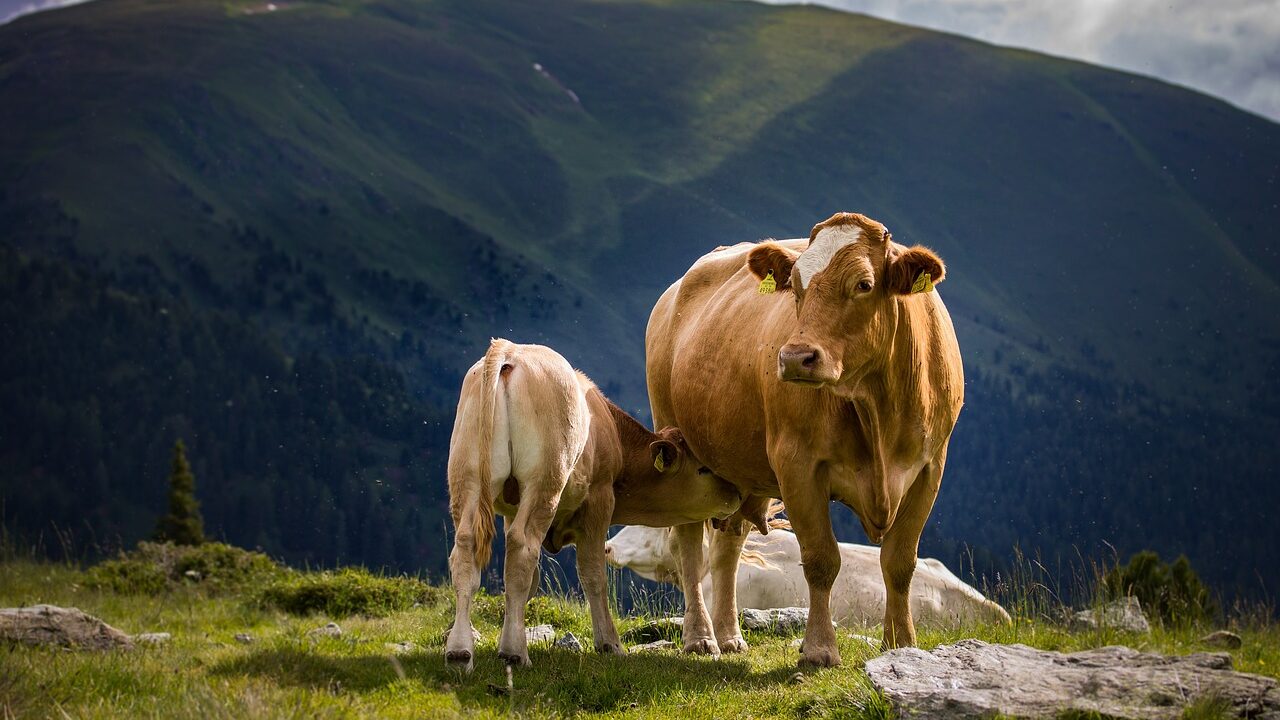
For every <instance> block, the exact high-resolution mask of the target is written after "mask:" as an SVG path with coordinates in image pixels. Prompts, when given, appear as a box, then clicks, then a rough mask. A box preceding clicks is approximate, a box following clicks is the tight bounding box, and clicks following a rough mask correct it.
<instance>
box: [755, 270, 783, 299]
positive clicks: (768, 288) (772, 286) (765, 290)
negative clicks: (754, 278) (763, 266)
mask: <svg viewBox="0 0 1280 720" xmlns="http://www.w3.org/2000/svg"><path fill="white" fill-rule="evenodd" d="M777 289H778V281H777V280H774V279H773V271H772V270H770V271H769V274H768V275H765V276H764V279H763V280H761V281H760V287H758V288H756V292H758V293H760V294H761V295H768V294H769V293H771V292H773V291H774V290H777Z"/></svg>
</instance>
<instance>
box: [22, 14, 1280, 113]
mask: <svg viewBox="0 0 1280 720" xmlns="http://www.w3.org/2000/svg"><path fill="white" fill-rule="evenodd" d="M81 1H83V0H70V1H68V0H0V23H3V22H7V21H8V20H11V19H13V18H14V17H17V16H19V15H24V14H26V13H29V12H34V11H36V10H41V9H46V8H51V7H59V6H62V5H70V4H74V3H75V2H81ZM765 1H767V2H778V0H765ZM816 4H819V5H826V6H829V7H834V8H839V9H842V10H852V11H855V12H862V13H866V14H868V15H873V16H876V17H881V18H885V19H888V20H895V21H898V22H903V23H907V24H910V25H919V26H922V27H927V28H933V29H937V30H945V31H947V32H953V33H959V34H961V35H968V36H970V37H975V38H978V39H980V40H986V41H988V42H992V43H996V44H998V45H1011V46H1014V47H1022V48H1028V49H1031V50H1038V51H1041V52H1047V53H1050V54H1053V55H1060V56H1063V57H1070V58H1075V59H1079V60H1084V61H1086V62H1090V63H1094V64H1097V65H1107V66H1110V67H1115V68H1121V69H1123V70H1130V71H1133V72H1138V73H1142V74H1144V75H1151V76H1153V77H1158V78H1161V79H1163V80H1167V81H1169V82H1173V83H1177V84H1179V85H1185V86H1187V87H1191V88H1195V89H1197V90H1201V91H1203V92H1207V93H1209V94H1211V95H1217V96H1218V97H1221V98H1224V99H1226V100H1228V101H1230V102H1231V103H1233V104H1235V105H1237V106H1239V107H1242V108H1244V109H1246V110H1251V111H1253V112H1255V113H1258V114H1260V115H1263V116H1266V117H1268V118H1271V119H1272V120H1276V121H1280V0H821V2H818V3H816Z"/></svg>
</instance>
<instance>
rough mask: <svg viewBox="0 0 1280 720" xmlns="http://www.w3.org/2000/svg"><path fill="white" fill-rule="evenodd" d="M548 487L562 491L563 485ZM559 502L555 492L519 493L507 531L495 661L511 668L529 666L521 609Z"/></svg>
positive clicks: (534, 583)
mask: <svg viewBox="0 0 1280 720" xmlns="http://www.w3.org/2000/svg"><path fill="white" fill-rule="evenodd" d="M550 484H551V485H554V486H555V487H557V488H562V487H564V483H563V482H560V483H550ZM529 487H531V488H537V485H536V484H533V483H530V485H529ZM544 487H545V485H544ZM559 498H560V494H559V492H558V491H557V492H556V493H555V494H554V495H551V496H549V497H548V496H545V495H543V496H539V495H538V494H537V493H535V492H529V493H522V497H521V498H520V506H519V508H517V510H516V516H515V519H514V520H513V521H512V523H511V526H510V527H508V528H507V535H506V540H507V560H506V568H505V570H504V573H503V585H504V586H505V587H504V591H505V595H506V615H505V616H504V617H503V619H502V635H501V637H500V638H499V639H498V657H500V658H502V659H503V660H506V661H507V662H508V663H511V664H512V665H528V664H529V640H528V638H527V637H526V636H525V632H524V611H525V605H526V604H528V602H529V597H530V596H531V595H532V594H533V591H534V589H535V588H536V587H537V577H538V557H539V552H540V551H541V548H542V539H543V538H544V537H546V535H547V528H549V527H550V526H551V520H552V518H553V517H554V516H555V511H556V504H557V502H558V500H559Z"/></svg>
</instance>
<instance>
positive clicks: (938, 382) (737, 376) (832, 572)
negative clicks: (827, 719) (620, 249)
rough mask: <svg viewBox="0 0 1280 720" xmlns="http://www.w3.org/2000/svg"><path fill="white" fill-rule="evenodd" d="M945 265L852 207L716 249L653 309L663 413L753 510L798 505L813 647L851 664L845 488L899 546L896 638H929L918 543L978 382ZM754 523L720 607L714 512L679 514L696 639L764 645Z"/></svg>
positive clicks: (705, 647)
mask: <svg viewBox="0 0 1280 720" xmlns="http://www.w3.org/2000/svg"><path fill="white" fill-rule="evenodd" d="M943 275H944V268H943V264H942V261H941V260H940V259H938V257H937V256H936V255H934V254H933V252H931V251H929V250H927V249H925V248H923V247H913V248H906V247H903V246H902V245H899V244H897V243H895V242H893V241H892V239H891V238H890V237H889V233H888V232H887V231H886V230H885V228H884V226H883V225H881V224H880V223H878V222H876V221H874V220H870V219H868V218H866V217H863V216H862V215H857V214H853V213H838V214H836V215H833V216H832V217H831V218H829V219H827V220H825V221H823V222H821V223H819V224H818V225H816V226H814V228H813V232H812V233H811V234H810V236H809V241H808V242H807V243H806V242H805V241H803V240H789V241H785V242H764V243H760V244H758V245H757V244H749V243H743V244H741V245H737V246H734V247H732V248H727V249H724V250H719V251H716V252H712V253H710V254H708V255H706V256H704V257H702V258H701V259H700V260H698V261H697V262H696V263H694V265H693V267H692V268H690V269H689V271H688V272H687V273H686V274H685V276H684V277H683V278H681V279H680V280H679V281H677V282H676V283H675V284H674V285H672V286H671V287H670V288H668V289H667V291H666V292H665V293H664V294H663V296H662V298H661V299H660V300H659V301H658V304H657V306H656V307H654V309H653V314H652V316H651V317H650V318H649V328H648V332H647V335H646V351H647V354H648V358H647V371H648V382H649V399H650V402H651V403H652V406H653V417H654V421H655V422H656V423H659V424H678V425H679V426H680V428H681V430H682V431H683V433H684V437H685V440H686V441H687V443H688V446H689V449H690V450H691V451H692V452H693V454H694V455H695V456H697V457H698V458H699V459H701V461H702V462H703V463H704V464H705V465H707V466H708V467H710V468H711V470H712V471H713V472H714V473H715V474H716V475H718V476H720V477H723V478H725V479H726V480H728V481H729V482H731V483H733V484H734V485H735V486H737V487H738V490H739V492H740V493H741V494H742V496H743V497H744V498H748V500H747V501H746V503H745V504H744V509H743V513H744V515H746V516H747V517H753V516H754V515H757V514H759V509H760V508H761V507H762V506H763V500H762V499H763V498H768V497H779V496H780V497H781V498H782V500H783V501H784V502H786V504H787V510H788V514H789V516H790V518H791V522H792V524H793V525H794V526H795V532H796V535H797V537H798V539H799V541H800V548H801V559H802V562H803V564H804V575H805V580H806V581H807V583H808V585H809V607H810V610H809V613H810V614H809V623H808V626H807V628H806V630H805V639H804V645H803V650H802V656H801V662H804V663H812V664H816V665H824V666H826V665H837V664H839V663H840V653H839V651H838V650H837V648H836V637H835V632H834V631H833V630H832V627H831V617H830V602H829V601H830V591H831V586H832V583H833V582H834V581H835V578H836V574H837V573H838V572H839V570H840V553H839V550H838V549H837V546H836V538H835V535H834V534H833V533H832V530H831V518H830V515H829V514H828V505H829V503H830V501H831V500H839V501H840V502H842V503H844V504H845V505H848V506H849V507H851V508H852V509H853V511H854V512H855V513H857V515H858V517H859V519H860V520H861V521H862V527H863V529H864V530H865V531H866V533H867V536H868V537H869V538H870V539H871V540H872V542H875V543H877V544H879V543H883V549H882V552H881V555H880V558H881V562H880V565H881V573H882V575H883V577H884V582H885V589H886V595H887V602H886V608H885V618H884V646H885V647H898V646H901V645H910V644H914V642H915V628H914V626H913V624H912V620H911V609H910V605H909V604H908V593H909V589H910V585H911V575H912V573H913V572H914V570H915V567H916V546H917V544H918V543H919V540H920V531H921V529H922V528H923V527H924V523H925V520H926V519H927V518H928V517H929V511H930V510H931V509H932V507H933V501H934V498H935V497H936V496H937V494H938V486H939V483H940V481H941V480H942V469H943V466H944V465H945V463H946V458H947V441H948V439H949V438H950V436H951V430H952V428H953V427H954V426H955V422H956V418H957V416H958V415H959V413H960V406H961V404H962V403H963V397H964V376H963V370H962V367H961V363H960V348H959V346H958V344H957V343H956V336H955V331H954V330H953V328H952V326H951V318H950V316H949V315H948V314H947V310H946V308H945V307H944V306H943V304H942V300H941V298H939V297H938V294H937V293H936V292H932V290H933V283H936V282H939V281H941V280H942V278H943ZM771 290H772V291H771ZM729 525H733V523H730V524H729ZM740 528H741V524H740V523H739V524H738V529H737V530H733V531H730V532H728V533H717V534H716V537H715V538H714V539H713V543H712V550H711V554H710V563H711V575H712V583H713V587H714V589H715V591H714V594H713V599H714V601H715V606H714V607H713V608H712V612H711V613H710V616H708V613H707V609H706V606H705V604H704V601H703V597H702V585H701V583H700V582H699V580H700V579H701V577H702V575H703V572H704V568H703V563H704V562H705V561H704V560H703V553H702V532H703V524H702V523H694V524H690V525H685V526H681V527H678V528H676V531H675V536H676V538H677V541H678V543H679V545H680V548H681V573H682V581H683V582H682V585H683V587H684V592H685V603H686V605H685V606H686V614H685V623H684V632H685V650H686V651H689V652H704V653H712V654H714V653H716V652H719V651H726V652H736V651H741V650H744V649H745V648H746V643H745V642H744V641H743V640H742V632H741V629H740V628H739V627H738V616H737V601H736V598H735V582H734V573H735V572H736V568H737V564H738V557H739V554H740V552H741V548H742V543H743V540H744V539H745V533H742V532H741V529H740ZM717 639H718V643H717Z"/></svg>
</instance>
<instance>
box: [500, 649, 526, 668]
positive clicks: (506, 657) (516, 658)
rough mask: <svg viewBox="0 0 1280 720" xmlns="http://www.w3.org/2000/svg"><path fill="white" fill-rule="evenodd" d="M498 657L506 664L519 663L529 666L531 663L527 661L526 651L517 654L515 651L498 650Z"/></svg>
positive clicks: (522, 665)
mask: <svg viewBox="0 0 1280 720" xmlns="http://www.w3.org/2000/svg"><path fill="white" fill-rule="evenodd" d="M498 657H499V658H500V659H502V660H503V661H504V662H506V663H507V664H508V665H519V666H521V667H529V666H530V665H532V664H533V663H531V662H529V654H528V653H524V654H517V653H505V652H500V653H498Z"/></svg>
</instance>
